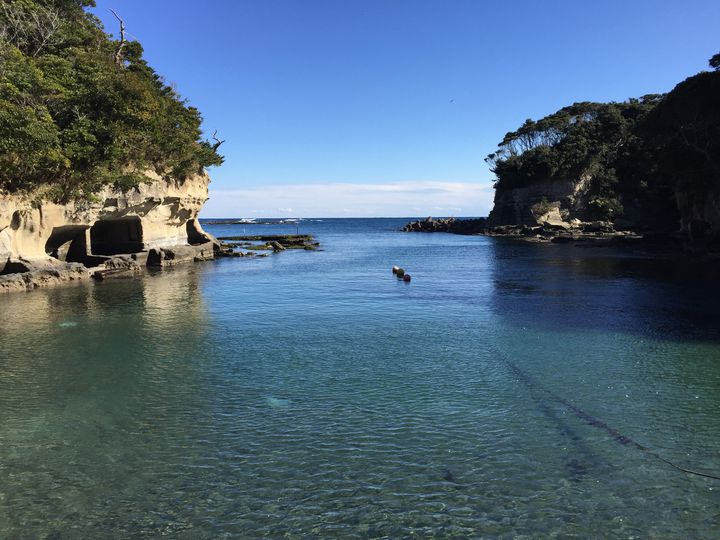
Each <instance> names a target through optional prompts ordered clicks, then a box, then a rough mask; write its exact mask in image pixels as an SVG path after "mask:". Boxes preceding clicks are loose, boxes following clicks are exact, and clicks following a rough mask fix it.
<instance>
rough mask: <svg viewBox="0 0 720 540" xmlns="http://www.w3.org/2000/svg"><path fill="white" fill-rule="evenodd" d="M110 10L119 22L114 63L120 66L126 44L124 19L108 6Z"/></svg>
mask: <svg viewBox="0 0 720 540" xmlns="http://www.w3.org/2000/svg"><path fill="white" fill-rule="evenodd" d="M110 12H111V13H112V14H113V15H115V18H116V19H117V20H118V21H119V22H120V43H118V46H117V49H116V50H115V63H116V64H117V65H118V66H121V65H122V60H123V58H122V51H123V49H124V48H125V45H126V44H127V39H125V21H123V20H122V19H121V18H120V15H118V14H117V13H115V10H114V9H112V8H110Z"/></svg>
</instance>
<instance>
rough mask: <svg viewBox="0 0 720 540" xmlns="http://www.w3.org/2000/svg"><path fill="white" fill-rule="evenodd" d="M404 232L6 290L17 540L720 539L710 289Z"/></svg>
mask: <svg viewBox="0 0 720 540" xmlns="http://www.w3.org/2000/svg"><path fill="white" fill-rule="evenodd" d="M404 221H405V220H381V219H378V220H324V221H303V222H301V224H300V226H299V228H300V232H301V233H303V232H306V233H308V232H309V233H313V234H316V236H317V238H318V239H319V240H320V242H322V246H323V251H320V252H304V251H301V252H296V251H293V252H285V253H281V254H278V255H274V256H271V257H267V258H257V259H254V260H253V259H224V260H220V261H217V262H209V263H203V264H197V265H190V266H185V267H178V268H176V269H173V270H169V271H164V272H162V273H158V274H155V275H148V276H146V277H144V278H141V279H131V280H120V281H115V282H106V283H102V284H98V285H95V284H88V285H82V286H71V287H65V288H58V289H53V290H41V291H35V292H33V293H28V294H12V295H6V296H3V297H0V309H2V317H0V537H1V538H26V537H27V538H55V539H57V538H127V537H149V538H154V537H158V536H162V535H167V536H168V537H172V538H231V537H232V538H260V537H269V538H409V537H417V538H477V537H507V538H510V537H519V538H546V537H553V536H556V537H579V538H586V537H619V538H717V536H718V531H720V481H718V480H712V479H706V478H701V477H698V476H692V475H688V474H684V473H682V472H680V471H678V470H676V469H674V468H672V467H670V466H668V465H667V464H666V463H664V462H662V461H660V460H659V459H657V458H655V457H653V456H652V455H651V454H649V453H647V452H642V451H640V450H638V449H637V448H636V447H634V446H633V445H632V444H622V441H620V440H618V437H616V436H613V435H612V434H611V433H610V432H609V431H608V429H605V428H604V427H603V426H604V425H605V426H609V427H610V428H611V429H613V430H615V432H616V433H618V434H620V435H622V436H624V437H630V438H632V439H633V440H634V441H637V442H638V443H639V444H642V445H644V446H646V447H648V448H651V449H652V450H653V452H656V453H657V454H659V455H661V456H663V457H664V458H665V459H668V460H671V461H673V462H675V463H677V464H679V465H682V466H685V467H690V468H692V469H697V470H701V471H708V472H714V473H715V474H718V473H720V421H718V413H719V412H720V289H719V286H718V279H717V277H718V276H717V274H716V273H715V274H713V271H712V270H711V269H707V268H703V267H702V266H699V265H696V264H695V263H693V262H692V261H689V260H679V261H655V260H651V259H648V258H643V257H639V256H636V255H632V254H627V253H625V254H622V253H613V252H610V251H607V250H605V249H582V248H573V247H571V246H560V245H536V246H533V245H523V244H517V243H512V242H507V241H502V240H497V239H491V238H483V237H467V236H453V235H446V234H406V233H400V232H396V231H397V229H398V228H399V227H400V226H401V225H402V224H403V223H404ZM207 229H208V230H209V231H210V232H213V233H215V234H219V235H222V234H243V229H245V232H246V233H247V234H261V233H268V232H276V233H283V232H284V233H290V232H294V231H295V226H294V225H291V226H283V225H274V226H260V225H256V226H252V225H248V226H242V225H235V226H212V225H211V226H208V227H207ZM394 264H399V265H401V266H403V267H404V268H406V269H407V271H408V272H409V273H411V274H412V276H413V281H412V282H411V283H410V284H406V283H403V282H400V281H398V280H396V279H395V278H394V277H393V276H392V274H391V272H390V269H391V267H392V266H393V265H394ZM578 410H581V411H582V412H583V414H585V415H586V417H583V416H582V415H581V414H578V412H577V411H578ZM589 417H592V418H594V419H597V421H595V422H593V421H589V420H588V418H589Z"/></svg>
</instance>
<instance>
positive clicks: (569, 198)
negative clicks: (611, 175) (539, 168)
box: [488, 178, 591, 226]
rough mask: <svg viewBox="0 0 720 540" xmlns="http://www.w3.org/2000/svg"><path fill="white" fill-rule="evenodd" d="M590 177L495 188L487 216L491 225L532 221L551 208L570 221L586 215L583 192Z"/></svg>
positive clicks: (585, 218)
mask: <svg viewBox="0 0 720 540" xmlns="http://www.w3.org/2000/svg"><path fill="white" fill-rule="evenodd" d="M590 181H591V180H590V179H589V178H581V179H578V180H577V181H573V180H548V181H545V182H537V183H534V184H531V185H529V186H526V187H519V188H513V189H508V190H502V189H497V190H496V191H495V201H494V205H493V209H492V211H491V212H490V215H489V216H488V224H489V225H490V226H497V225H535V224H537V223H538V218H539V217H541V216H542V215H543V214H546V213H548V212H551V213H552V214H554V215H555V214H556V213H557V212H559V215H558V216H557V217H562V219H564V220H566V221H569V220H572V219H579V220H581V221H585V220H587V219H589V216H588V215H587V201H586V199H585V194H586V191H587V187H588V184H589V182H590Z"/></svg>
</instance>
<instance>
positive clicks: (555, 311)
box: [488, 241, 720, 342]
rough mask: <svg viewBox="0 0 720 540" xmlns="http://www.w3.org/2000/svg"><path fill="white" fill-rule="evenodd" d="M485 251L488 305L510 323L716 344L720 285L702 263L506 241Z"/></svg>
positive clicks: (719, 331) (719, 336)
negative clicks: (488, 271)
mask: <svg viewBox="0 0 720 540" xmlns="http://www.w3.org/2000/svg"><path fill="white" fill-rule="evenodd" d="M488 249H489V251H490V256H489V260H490V261H491V263H492V281H493V283H494V285H495V286H494V289H493V293H492V295H491V299H490V302H491V306H492V309H493V312H494V313H495V314H497V316H498V317H501V318H504V319H506V320H508V321H510V322H512V324H517V325H519V326H521V327H533V328H543V329H558V328H575V329H580V328H585V329H590V330H593V329H594V330H606V331H609V330H613V331H617V332H621V333H633V334H638V335H645V336H663V337H665V338H667V339H677V340H683V341H689V340H701V341H712V342H720V283H718V281H717V278H716V276H717V274H714V273H713V272H714V270H713V267H712V266H711V265H710V266H709V265H708V264H707V263H700V262H698V261H695V260H682V259H651V258H648V257H641V256H629V255H628V253H626V252H613V251H611V250H607V249H582V248H578V247H573V246H555V245H522V244H517V243H507V242H503V241H494V242H491V243H490V244H489V245H488ZM538 314H540V316H538Z"/></svg>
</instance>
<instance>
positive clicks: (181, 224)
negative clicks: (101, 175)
mask: <svg viewBox="0 0 720 540" xmlns="http://www.w3.org/2000/svg"><path fill="white" fill-rule="evenodd" d="M147 176H148V180H149V181H148V183H146V184H142V185H140V186H139V187H138V188H135V189H131V190H129V191H127V192H121V191H117V190H113V189H112V188H110V187H106V188H105V189H104V190H103V191H101V192H100V193H98V194H97V196H96V198H95V200H94V201H93V202H86V201H78V202H73V203H69V204H66V205H58V204H55V203H52V202H41V203H39V204H33V202H32V199H31V197H27V196H25V197H23V196H20V195H8V194H1V193H0V274H7V273H9V271H11V269H12V264H15V263H17V262H22V261H29V262H30V263H31V265H33V266H36V267H37V266H42V265H43V263H45V262H49V261H52V260H61V261H66V262H68V263H70V262H78V263H83V264H84V265H85V266H94V265H96V264H101V263H104V261H105V260H106V259H107V258H108V257H110V256H113V255H116V254H121V253H137V252H147V251H150V250H152V249H161V248H172V247H176V246H189V245H201V244H207V243H208V242H211V241H212V240H213V239H212V237H211V236H210V235H208V234H206V233H205V231H203V230H202V227H201V226H200V224H199V222H198V220H197V218H198V214H199V212H200V210H201V209H202V207H203V205H204V204H205V201H207V199H208V184H209V182H210V178H209V176H208V175H207V174H206V173H202V174H198V175H195V176H193V177H191V178H188V179H187V180H185V181H183V182H180V181H175V180H164V179H162V178H161V177H159V176H158V175H156V174H153V173H148V174H147ZM204 251H206V250H204Z"/></svg>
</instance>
